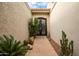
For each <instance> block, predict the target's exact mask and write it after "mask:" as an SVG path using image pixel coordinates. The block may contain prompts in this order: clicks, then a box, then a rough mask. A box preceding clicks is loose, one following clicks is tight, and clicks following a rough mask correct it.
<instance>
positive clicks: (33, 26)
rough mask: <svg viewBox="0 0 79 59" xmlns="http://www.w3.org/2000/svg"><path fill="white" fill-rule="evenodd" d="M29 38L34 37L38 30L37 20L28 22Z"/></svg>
mask: <svg viewBox="0 0 79 59" xmlns="http://www.w3.org/2000/svg"><path fill="white" fill-rule="evenodd" d="M28 27H29V37H32V36H33V37H35V36H36V34H37V30H38V20H37V18H34V19H31V21H30V22H29V26H28Z"/></svg>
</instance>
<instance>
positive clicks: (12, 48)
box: [0, 35, 27, 56]
mask: <svg viewBox="0 0 79 59" xmlns="http://www.w3.org/2000/svg"><path fill="white" fill-rule="evenodd" d="M26 52H27V46H25V45H24V44H23V43H21V42H20V41H17V40H15V39H14V37H13V36H12V35H10V37H8V36H6V35H3V37H2V36H0V55H6V56H23V55H25V54H26Z"/></svg>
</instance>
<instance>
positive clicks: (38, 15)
mask: <svg viewBox="0 0 79 59" xmlns="http://www.w3.org/2000/svg"><path fill="white" fill-rule="evenodd" d="M32 17H33V18H38V17H44V18H46V19H47V35H49V29H50V28H49V27H50V26H49V14H46V13H41V14H40V13H33V14H32Z"/></svg>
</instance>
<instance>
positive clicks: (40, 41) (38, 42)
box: [27, 36, 57, 56]
mask: <svg viewBox="0 0 79 59" xmlns="http://www.w3.org/2000/svg"><path fill="white" fill-rule="evenodd" d="M27 55H28V56H57V53H56V52H55V50H54V48H53V47H52V46H51V44H50V42H49V41H48V39H47V38H46V36H38V37H37V38H36V39H35V41H34V45H33V49H32V50H29V51H28V53H27Z"/></svg>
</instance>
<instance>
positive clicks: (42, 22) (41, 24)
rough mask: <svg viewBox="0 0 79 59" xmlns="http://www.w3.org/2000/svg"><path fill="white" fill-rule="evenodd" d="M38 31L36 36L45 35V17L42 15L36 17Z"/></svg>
mask: <svg viewBox="0 0 79 59" xmlns="http://www.w3.org/2000/svg"><path fill="white" fill-rule="evenodd" d="M37 20H38V23H39V25H38V31H37V35H38V36H47V19H46V18H44V17H38V18H37Z"/></svg>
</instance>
